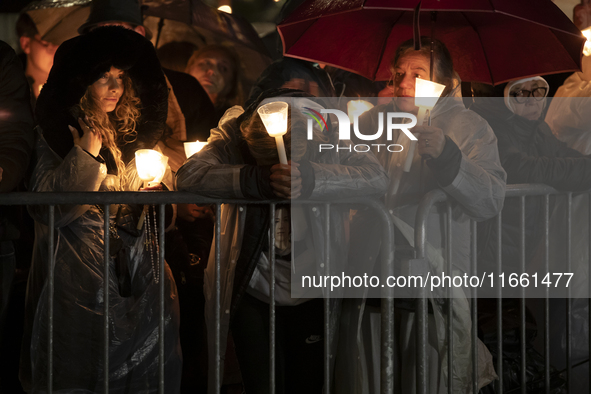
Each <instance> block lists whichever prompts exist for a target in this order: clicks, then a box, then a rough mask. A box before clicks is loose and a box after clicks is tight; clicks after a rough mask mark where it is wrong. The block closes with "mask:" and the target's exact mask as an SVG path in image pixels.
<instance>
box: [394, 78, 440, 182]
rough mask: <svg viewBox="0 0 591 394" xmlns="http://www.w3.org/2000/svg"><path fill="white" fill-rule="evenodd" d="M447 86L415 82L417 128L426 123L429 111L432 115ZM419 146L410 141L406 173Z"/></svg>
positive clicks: (422, 81)
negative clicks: (417, 110) (417, 111)
mask: <svg viewBox="0 0 591 394" xmlns="http://www.w3.org/2000/svg"><path fill="white" fill-rule="evenodd" d="M444 89H445V85H442V84H440V83H436V82H431V81H427V80H426V79H420V78H417V79H416V80H415V105H416V106H417V107H419V113H418V114H417V126H422V125H423V123H424V122H425V115H426V114H427V111H429V113H431V110H432V109H433V107H435V104H437V100H439V96H441V93H443V90H444ZM416 146H417V141H412V140H411V141H410V146H409V148H408V153H407V155H406V160H405V162H404V167H403V170H404V172H409V171H410V167H411V166H412V161H413V159H414V154H415V150H416Z"/></svg>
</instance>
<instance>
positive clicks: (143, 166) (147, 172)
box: [135, 149, 168, 183]
mask: <svg viewBox="0 0 591 394" xmlns="http://www.w3.org/2000/svg"><path fill="white" fill-rule="evenodd" d="M167 164H168V157H166V156H164V155H163V154H161V153H160V152H158V151H155V150H153V149H140V150H138V151H136V152H135V167H136V169H137V173H138V176H139V177H140V179H141V180H143V181H144V182H148V183H154V182H155V183H160V182H161V181H162V178H164V173H165V172H166V165H167Z"/></svg>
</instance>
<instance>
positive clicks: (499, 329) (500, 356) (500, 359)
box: [496, 212, 503, 394]
mask: <svg viewBox="0 0 591 394" xmlns="http://www.w3.org/2000/svg"><path fill="white" fill-rule="evenodd" d="M502 222H503V219H502V213H501V212H499V214H498V215H497V221H496V227H497V279H496V282H497V283H496V286H497V371H500V372H499V373H498V375H499V380H498V383H497V389H496V392H497V393H499V394H503V288H502V286H501V273H502V272H503V241H502V233H501V228H502Z"/></svg>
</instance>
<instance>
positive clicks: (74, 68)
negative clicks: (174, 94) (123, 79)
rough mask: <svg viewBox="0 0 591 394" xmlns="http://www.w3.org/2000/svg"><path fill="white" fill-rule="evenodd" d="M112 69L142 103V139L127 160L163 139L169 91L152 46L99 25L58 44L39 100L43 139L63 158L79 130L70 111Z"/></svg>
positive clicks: (132, 146) (130, 148)
mask: <svg viewBox="0 0 591 394" xmlns="http://www.w3.org/2000/svg"><path fill="white" fill-rule="evenodd" d="M111 66H113V67H116V68H118V69H121V70H125V71H127V72H128V75H129V76H130V78H131V80H132V82H133V85H134V89H135V91H136V94H137V95H138V97H139V99H140V100H141V116H140V119H139V121H138V123H137V126H136V130H137V132H138V137H137V140H136V141H135V142H133V143H131V144H127V145H125V146H124V147H123V148H122V154H123V160H124V162H126V163H127V162H128V161H129V160H131V159H132V158H133V155H134V152H135V151H136V150H137V149H144V148H148V149H151V148H153V147H154V146H155V145H156V143H157V142H158V140H159V139H160V137H161V136H162V133H163V131H164V129H165V126H166V116H167V113H168V87H167V84H166V79H165V77H164V73H163V72H162V68H161V66H160V62H159V61H158V58H157V57H156V51H155V50H154V46H153V45H152V43H151V42H150V41H148V40H147V39H146V38H144V37H143V36H142V35H140V34H138V33H136V32H134V31H132V30H128V29H125V28H123V27H119V26H106V27H100V28H96V29H94V30H92V31H91V32H90V33H88V34H86V35H83V36H78V37H75V38H72V39H71V40H68V41H66V42H64V43H63V44H62V45H60V47H59V48H58V50H57V52H56V54H55V57H54V61H53V67H52V69H51V72H50V73H49V78H48V79H47V83H46V84H45V85H44V86H43V89H42V90H41V93H40V94H39V99H38V100H37V106H36V109H35V113H36V116H37V120H38V122H39V125H40V126H41V128H42V130H43V135H44V137H45V139H46V141H47V143H48V144H49V146H50V147H51V148H52V149H53V150H54V151H55V152H56V153H57V154H58V155H60V156H61V157H65V156H66V155H67V154H68V152H69V151H70V149H72V147H73V145H74V141H73V139H72V134H71V132H70V130H69V129H68V125H70V126H73V127H75V128H76V129H78V130H79V131H80V126H79V125H78V121H77V120H76V119H75V118H74V116H72V115H71V113H70V110H71V109H72V107H74V106H75V105H76V104H78V103H79V102H80V99H81V98H82V96H84V94H85V93H86V89H87V88H88V87H89V86H90V85H92V84H93V83H94V82H96V81H97V80H98V79H99V78H100V76H101V75H102V74H104V73H105V72H108V71H109V70H110V68H111ZM80 133H81V131H80ZM81 135H82V133H81Z"/></svg>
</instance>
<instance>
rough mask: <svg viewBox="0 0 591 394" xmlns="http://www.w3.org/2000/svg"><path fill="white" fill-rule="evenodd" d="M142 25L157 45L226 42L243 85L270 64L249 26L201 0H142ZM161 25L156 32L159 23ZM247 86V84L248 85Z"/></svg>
mask: <svg viewBox="0 0 591 394" xmlns="http://www.w3.org/2000/svg"><path fill="white" fill-rule="evenodd" d="M142 5H143V6H144V7H146V10H145V11H144V15H146V16H147V17H146V18H145V20H144V25H145V26H147V27H149V28H150V29H151V30H152V32H153V33H154V37H153V39H152V41H153V42H156V40H157V39H158V47H161V46H162V45H164V44H167V43H169V42H171V41H187V42H190V43H192V44H195V45H196V46H197V47H199V48H200V47H202V46H204V45H208V44H229V46H231V47H232V48H234V49H235V51H236V52H237V54H238V56H239V57H240V61H241V63H242V67H243V72H244V78H245V79H246V81H245V82H246V84H247V85H250V84H252V83H253V82H254V81H255V80H256V79H257V78H258V76H259V75H260V73H261V72H262V71H263V70H264V69H265V68H266V67H267V66H268V65H269V64H270V63H271V58H270V56H269V54H268V52H267V48H266V47H265V45H264V43H263V42H262V41H261V39H260V38H259V36H258V34H257V33H256V31H255V30H254V28H253V27H252V25H251V24H250V23H249V22H248V21H247V20H245V19H243V18H241V17H238V16H236V15H231V14H227V13H225V12H221V11H217V10H215V9H212V8H211V7H209V6H207V5H206V4H204V3H203V2H201V1H200V0H174V1H171V0H143V1H142ZM161 20H163V23H164V24H163V25H162V28H161V30H160V31H159V23H160V21H161ZM247 87H249V86H247Z"/></svg>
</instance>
